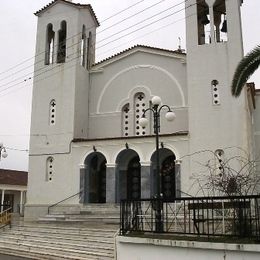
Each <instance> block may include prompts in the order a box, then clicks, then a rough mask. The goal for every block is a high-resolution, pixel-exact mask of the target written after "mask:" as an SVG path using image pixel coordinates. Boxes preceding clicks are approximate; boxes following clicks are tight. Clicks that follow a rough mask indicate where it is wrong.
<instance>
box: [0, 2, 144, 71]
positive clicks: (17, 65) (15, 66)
mask: <svg viewBox="0 0 260 260" xmlns="http://www.w3.org/2000/svg"><path fill="white" fill-rule="evenodd" d="M144 1H145V0H141V1H139V2H137V3H135V4H133V5H130V6H129V7H127V8H125V9H123V10H121V11H119V12H117V13H115V14H113V15H111V16H109V17H107V18H105V19H104V20H103V21H101V22H105V21H107V20H109V19H111V18H113V17H115V16H117V15H119V14H121V13H123V12H125V11H126V10H129V9H131V8H132V7H134V6H136V5H138V4H140V3H142V2H144ZM94 27H95V26H92V27H89V28H87V29H92V28H94ZM81 33H82V32H80V33H78V34H76V35H73V36H72V37H70V38H74V37H76V36H78V35H79V34H81ZM70 38H67V39H66V40H68V39H70ZM54 47H57V45H55V46H54ZM45 52H46V51H43V52H41V53H38V54H36V55H34V56H33V57H30V58H28V59H26V60H24V61H22V62H20V63H18V64H16V65H14V66H13V67H11V68H9V69H7V70H5V71H2V72H0V75H2V74H4V73H7V72H9V71H11V70H13V69H15V68H17V67H19V66H20V65H22V64H24V63H26V62H28V61H30V60H32V59H35V58H36V57H37V56H38V55H41V54H43V53H45Z"/></svg>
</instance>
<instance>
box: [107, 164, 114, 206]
mask: <svg viewBox="0 0 260 260" xmlns="http://www.w3.org/2000/svg"><path fill="white" fill-rule="evenodd" d="M106 166H107V168H106V202H107V203H115V202H116V164H113V163H107V165H106Z"/></svg>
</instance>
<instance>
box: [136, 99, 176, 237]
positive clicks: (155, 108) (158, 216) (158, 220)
mask: <svg viewBox="0 0 260 260" xmlns="http://www.w3.org/2000/svg"><path fill="white" fill-rule="evenodd" d="M151 101H152V108H147V109H146V110H145V111H144V113H143V115H142V117H141V118H140V120H139V124H140V125H141V126H142V127H145V126H147V124H148V119H147V118H146V117H145V114H146V112H147V111H151V112H152V113H153V117H154V121H153V128H154V134H155V140H156V192H155V194H156V195H155V196H156V199H157V200H156V202H157V203H156V204H157V205H156V207H155V211H156V212H155V231H156V232H158V233H159V232H163V221H162V213H161V210H162V206H161V202H160V198H161V174H160V165H159V164H160V162H159V132H160V112H161V110H162V109H163V108H167V109H168V112H167V113H166V114H165V118H166V120H167V121H173V120H174V119H175V117H176V116H175V113H174V112H173V111H172V110H171V108H170V107H169V106H168V105H162V106H160V104H161V102H162V101H161V98H160V97H158V96H154V97H153V98H152V100H151Z"/></svg>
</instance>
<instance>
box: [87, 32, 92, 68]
mask: <svg viewBox="0 0 260 260" xmlns="http://www.w3.org/2000/svg"><path fill="white" fill-rule="evenodd" d="M92 61H93V60H92V34H91V32H89V36H88V53H87V69H90V68H91V65H92Z"/></svg>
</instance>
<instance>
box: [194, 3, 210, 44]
mask: <svg viewBox="0 0 260 260" xmlns="http://www.w3.org/2000/svg"><path fill="white" fill-rule="evenodd" d="M197 19H198V44H199V45H203V44H208V43H211V36H210V35H211V34H210V31H211V30H210V15H209V6H208V5H207V3H206V2H205V0H197Z"/></svg>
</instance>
